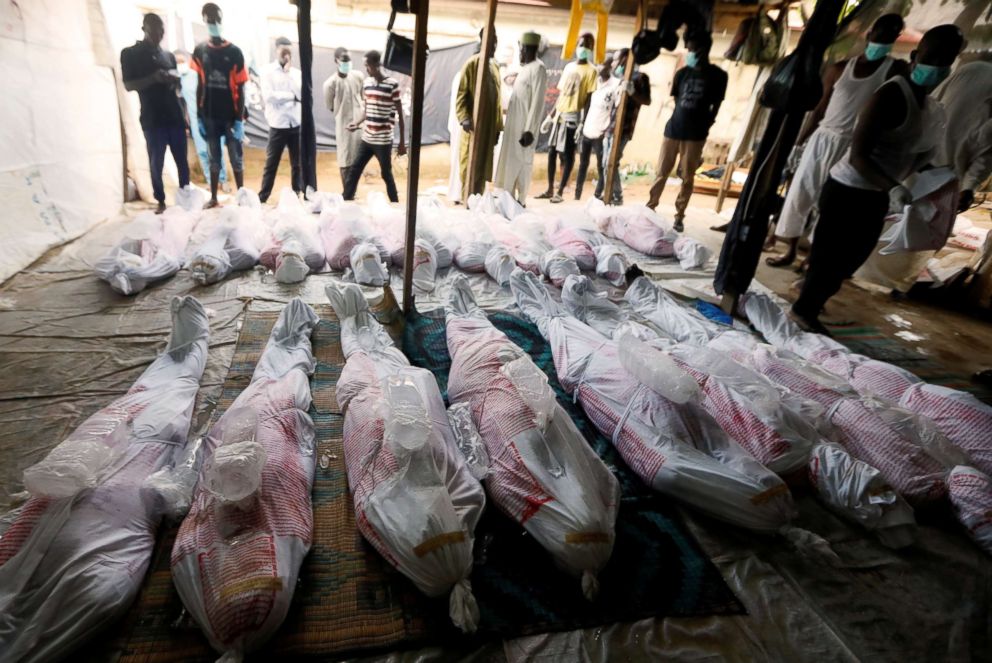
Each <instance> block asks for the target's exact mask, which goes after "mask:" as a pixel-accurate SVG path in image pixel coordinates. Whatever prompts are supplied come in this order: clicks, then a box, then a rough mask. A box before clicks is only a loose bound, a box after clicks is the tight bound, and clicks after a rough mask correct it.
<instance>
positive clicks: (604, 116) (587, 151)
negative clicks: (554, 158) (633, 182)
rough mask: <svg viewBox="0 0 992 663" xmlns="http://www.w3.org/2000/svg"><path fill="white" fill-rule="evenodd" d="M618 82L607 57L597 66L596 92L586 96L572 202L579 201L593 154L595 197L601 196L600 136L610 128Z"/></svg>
mask: <svg viewBox="0 0 992 663" xmlns="http://www.w3.org/2000/svg"><path fill="white" fill-rule="evenodd" d="M619 88H620V81H619V80H617V79H616V78H613V59H612V58H608V59H607V60H606V62H604V63H603V64H601V65H600V66H599V80H598V83H597V87H596V91H595V92H593V93H592V95H591V96H590V97H589V112H588V113H586V119H585V121H584V122H583V123H582V142H581V146H580V147H579V174H578V176H577V177H576V178H575V199H576V200H582V187H583V185H584V184H585V183H586V174H587V173H588V172H589V161H590V159H591V157H592V154H593V153H595V154H596V168H597V171H598V175H597V177H596V192H595V193H594V194H593V195H594V196H596V197H597V198H600V199H601V198H602V197H603V187H604V186H605V185H606V183H605V182H604V181H603V137H604V136H605V135H606V128H607V127H608V126H610V111H611V110H612V109H613V105H614V103H615V101H616V95H617V92H618V91H619Z"/></svg>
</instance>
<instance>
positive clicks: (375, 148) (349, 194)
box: [344, 140, 400, 203]
mask: <svg viewBox="0 0 992 663" xmlns="http://www.w3.org/2000/svg"><path fill="white" fill-rule="evenodd" d="M372 157H375V158H376V161H378V162H379V171H380V173H381V174H382V181H383V182H385V183H386V195H387V196H389V202H391V203H398V202H399V201H400V197H399V194H398V193H397V192H396V180H394V179H393V162H392V157H393V146H392V145H378V144H373V143H366V142H365V141H364V140H363V141H362V142H361V143H360V144H359V146H358V153H357V154H356V155H355V160H354V161H353V162H352V164H351V165H350V166H348V169H347V170H348V172H347V173H346V175H345V176H346V177H347V181H346V182H345V185H344V199H345V200H354V199H355V192H356V191H357V189H358V180H360V179H361V178H362V173H363V172H365V166H367V165H369V161H371V160H372Z"/></svg>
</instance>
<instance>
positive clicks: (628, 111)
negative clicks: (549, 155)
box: [603, 48, 651, 205]
mask: <svg viewBox="0 0 992 663" xmlns="http://www.w3.org/2000/svg"><path fill="white" fill-rule="evenodd" d="M629 54H630V49H629V48H623V49H620V50H619V51H617V52H616V54H615V55H614V56H613V77H614V78H616V79H618V80H619V79H623V78H624V72H625V71H626V68H627V59H628V56H629ZM621 102H622V103H624V104H626V108H625V109H624V112H623V128H622V129H621V131H620V145H619V147H618V149H617V166H618V167H619V164H620V159H622V158H623V150H624V148H625V147H626V146H627V143H628V142H630V139H631V138H633V137H634V127H635V126H636V125H637V116H638V115H639V114H640V112H641V106H650V105H651V79H649V78H648V75H647V74H645V73H643V72H640V71H635V72H634V73H633V74H632V75H631V77H630V82H629V83H628V84H627V88H626V89H625V90H622V91H621V92H620V94H617V95H616V96H615V99H614V104H613V108H612V109H610V124H609V126H608V127H607V128H606V137H605V138H604V139H603V154H604V157H603V158H604V159H609V158H610V155H612V154H613V140H614V136H615V134H616V126H617V112H618V111H619V110H620V104H621ZM604 168H605V167H604ZM604 176H605V173H604ZM604 186H605V182H604ZM609 204H610V205H623V185H622V183H621V182H620V173H616V174H615V175H614V176H613V195H612V196H611V198H610V200H609Z"/></svg>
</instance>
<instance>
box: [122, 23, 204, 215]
mask: <svg viewBox="0 0 992 663" xmlns="http://www.w3.org/2000/svg"><path fill="white" fill-rule="evenodd" d="M141 31H142V32H144V33H145V38H144V39H142V40H141V41H138V42H135V44H134V46H128V47H127V48H125V49H124V50H123V51H121V74H122V78H123V79H124V88H125V89H126V90H128V91H133V92H137V93H138V99H139V100H140V101H141V130H142V131H143V132H144V134H145V145H146V147H147V148H148V164H149V166H150V168H151V175H152V191H153V192H154V194H155V200H156V201H158V207H157V208H156V209H155V213H156V214H161V213H162V212H164V211H165V186H164V185H163V183H162V167H163V166H164V165H165V150H166V148H168V149H169V151H170V152H172V158H173V160H175V162H176V169H177V170H178V171H179V186H180V188H183V187H187V186H189V163H188V162H187V161H186V118H185V115H184V113H183V108H182V103H181V101H180V98H179V73H178V71H177V70H176V58H175V57H173V55H172V53H169V52H168V51H166V50H164V49H163V48H162V47H161V46H160V44H161V43H162V37H164V36H165V25H164V24H163V23H162V19H161V17H159V15H158V14H145V17H144V19H143V20H142V22H141Z"/></svg>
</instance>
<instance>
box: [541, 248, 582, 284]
mask: <svg viewBox="0 0 992 663" xmlns="http://www.w3.org/2000/svg"><path fill="white" fill-rule="evenodd" d="M538 264H539V265H540V266H541V273H542V274H544V275H545V276H546V277H547V279H548V280H549V281H551V283H552V284H553V285H554V286H555V287H557V288H560V287H561V286H562V284H564V283H565V279H566V278H568V277H569V276H578V275H579V266H578V265H577V264H575V260H574V259H573V258H571V257H570V256H567V255H565V252H564V251H562V250H561V249H551V250H550V251H546V252H545V253H543V254H542V255H541V259H540V261H539V263H538Z"/></svg>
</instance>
